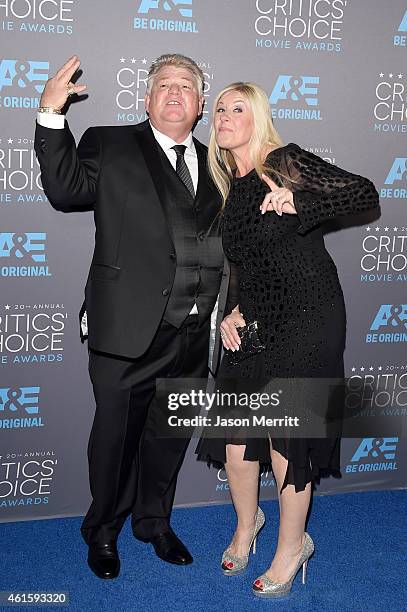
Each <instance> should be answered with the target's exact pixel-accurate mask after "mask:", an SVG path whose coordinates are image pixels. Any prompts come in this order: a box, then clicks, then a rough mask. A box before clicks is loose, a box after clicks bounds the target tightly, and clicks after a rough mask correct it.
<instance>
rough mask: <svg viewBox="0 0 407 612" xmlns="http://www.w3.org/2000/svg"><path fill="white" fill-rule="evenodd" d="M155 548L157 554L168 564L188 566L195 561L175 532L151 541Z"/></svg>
mask: <svg viewBox="0 0 407 612" xmlns="http://www.w3.org/2000/svg"><path fill="white" fill-rule="evenodd" d="M149 542H151V544H152V545H153V546H154V550H155V554H156V555H157V557H160V559H162V560H163V561H167V563H175V565H188V564H189V563H192V561H193V559H192V556H191V554H190V552H189V551H188V549H187V548H186V546H184V544H183V543H182V542H181V540H180V539H179V538H177V536H176V535H175V533H174V532H173V531H167V532H166V533H160V534H158V535H157V536H154V538H151V539H150V540H149Z"/></svg>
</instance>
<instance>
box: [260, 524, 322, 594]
mask: <svg viewBox="0 0 407 612" xmlns="http://www.w3.org/2000/svg"><path fill="white" fill-rule="evenodd" d="M313 552H314V542H313V541H312V539H311V537H310V535H309V534H308V533H307V532H305V540H304V544H303V547H302V551H301V556H300V558H299V559H298V563H297V565H296V567H295V569H294V572H293V573H292V575H291V577H290V578H289V580H287V582H273V581H272V580H270V578H268V577H267V576H266V575H265V574H262V575H261V576H259V577H258V578H257V580H255V581H254V583H253V585H252V588H253V593H254V594H255V595H257V597H282V596H283V595H288V593H289V592H290V591H291V587H292V585H293V581H294V578H295V577H296V575H297V573H298V570H299V569H300V567H301V566H302V584H305V579H306V576H307V564H308V559H309V558H310V557H311V555H312V554H313Z"/></svg>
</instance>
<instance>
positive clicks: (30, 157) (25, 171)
mask: <svg viewBox="0 0 407 612" xmlns="http://www.w3.org/2000/svg"><path fill="white" fill-rule="evenodd" d="M33 146H34V140H33V138H0V204H6V205H7V204H13V203H21V204H30V203H31V204H32V203H42V202H46V201H47V198H46V196H45V194H44V190H43V187H42V183H41V171H40V166H39V163H38V160H37V158H36V155H35V151H34V149H33Z"/></svg>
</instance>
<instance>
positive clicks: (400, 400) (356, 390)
mask: <svg viewBox="0 0 407 612" xmlns="http://www.w3.org/2000/svg"><path fill="white" fill-rule="evenodd" d="M345 404H346V409H347V410H348V411H349V412H350V414H352V411H356V413H355V416H358V417H386V416H392V417H393V416H407V365H389V364H387V365H385V366H381V365H380V366H372V365H367V366H360V367H355V366H353V367H352V368H351V375H350V376H349V377H348V378H347V393H346V402H345Z"/></svg>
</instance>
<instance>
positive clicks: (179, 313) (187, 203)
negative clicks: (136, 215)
mask: <svg viewBox="0 0 407 612" xmlns="http://www.w3.org/2000/svg"><path fill="white" fill-rule="evenodd" d="M157 148H158V150H159V154H160V159H161V164H162V181H163V185H164V186H165V199H164V209H165V214H166V218H167V222H168V226H169V229H170V233H171V236H172V240H173V244H174V249H175V253H174V254H173V256H175V257H176V261H177V267H176V272H175V277H174V282H173V285H172V289H171V292H170V296H169V299H168V302H167V306H166V309H165V311H164V316H163V318H164V320H165V321H167V322H168V323H170V324H171V325H174V326H175V327H180V326H181V325H182V323H183V321H184V320H185V319H186V317H187V316H188V315H189V313H190V311H191V309H192V307H193V305H194V303H196V304H197V306H198V316H199V323H200V325H202V323H203V322H204V321H206V320H207V319H208V318H209V317H210V315H211V312H212V310H213V307H214V305H215V302H216V298H217V295H218V292H219V284H220V278H221V275H222V271H223V260H224V258H223V252H222V246H221V238H220V231H219V224H220V215H219V210H220V198H219V196H218V195H217V192H216V190H215V188H214V186H212V185H211V187H213V189H211V190H205V195H206V196H210V197H209V198H208V199H207V200H206V201H204V200H202V199H201V197H200V196H201V195H202V190H203V186H202V183H203V182H205V181H210V178H209V176H208V173H207V170H206V166H205V164H204V163H202V161H201V163H200V164H199V177H200V181H198V188H197V194H196V197H195V200H194V199H193V198H192V196H191V194H190V193H189V191H188V189H187V188H186V186H185V185H184V183H183V182H182V181H181V179H180V178H179V176H178V175H177V173H176V171H175V170H174V168H173V167H172V165H171V163H170V162H169V160H168V158H167V156H166V154H165V153H164V151H163V150H162V148H161V147H160V146H159V145H158V144H157Z"/></svg>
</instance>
